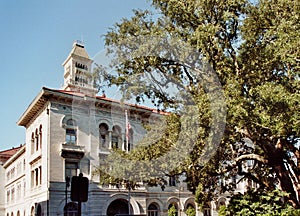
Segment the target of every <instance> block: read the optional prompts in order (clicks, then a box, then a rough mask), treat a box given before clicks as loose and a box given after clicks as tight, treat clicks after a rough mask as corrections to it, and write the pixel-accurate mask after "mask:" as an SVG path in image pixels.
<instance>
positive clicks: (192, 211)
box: [185, 206, 196, 216]
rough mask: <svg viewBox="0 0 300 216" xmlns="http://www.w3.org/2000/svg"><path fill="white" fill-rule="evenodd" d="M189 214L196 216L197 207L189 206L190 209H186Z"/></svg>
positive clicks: (189, 215)
mask: <svg viewBox="0 0 300 216" xmlns="http://www.w3.org/2000/svg"><path fill="white" fill-rule="evenodd" d="M185 214H186V215H187V216H196V209H195V208H193V207H191V206H189V207H188V209H187V210H186V211H185Z"/></svg>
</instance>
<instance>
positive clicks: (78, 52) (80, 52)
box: [63, 41, 90, 65]
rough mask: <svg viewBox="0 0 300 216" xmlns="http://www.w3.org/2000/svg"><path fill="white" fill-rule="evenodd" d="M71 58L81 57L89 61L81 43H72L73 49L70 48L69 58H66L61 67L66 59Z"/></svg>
mask: <svg viewBox="0 0 300 216" xmlns="http://www.w3.org/2000/svg"><path fill="white" fill-rule="evenodd" d="M71 56H78V57H82V58H85V59H90V57H89V55H88V53H87V52H86V50H85V48H84V44H83V42H81V41H75V42H74V43H73V48H72V50H71V52H70V54H69V56H68V57H67V59H66V60H65V62H64V63H63V65H64V64H65V63H66V62H67V61H68V59H69V58H70V57H71Z"/></svg>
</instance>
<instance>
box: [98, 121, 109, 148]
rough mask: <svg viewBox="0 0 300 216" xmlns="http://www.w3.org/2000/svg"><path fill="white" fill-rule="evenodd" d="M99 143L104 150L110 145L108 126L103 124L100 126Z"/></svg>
mask: <svg viewBox="0 0 300 216" xmlns="http://www.w3.org/2000/svg"><path fill="white" fill-rule="evenodd" d="M99 141H100V145H101V147H103V148H106V147H107V146H108V145H107V144H108V126H107V124H104V123H101V124H100V125H99Z"/></svg>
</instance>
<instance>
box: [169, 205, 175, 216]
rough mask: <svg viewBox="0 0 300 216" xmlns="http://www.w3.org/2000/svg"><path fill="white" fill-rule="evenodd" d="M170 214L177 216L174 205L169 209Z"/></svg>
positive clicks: (170, 215)
mask: <svg viewBox="0 0 300 216" xmlns="http://www.w3.org/2000/svg"><path fill="white" fill-rule="evenodd" d="M168 216H177V209H176V207H175V206H174V205H172V206H171V207H170V208H169V209H168Z"/></svg>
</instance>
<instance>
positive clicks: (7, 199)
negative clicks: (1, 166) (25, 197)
mask: <svg viewBox="0 0 300 216" xmlns="http://www.w3.org/2000/svg"><path fill="white" fill-rule="evenodd" d="M6 202H8V203H9V202H10V189H8V190H7V191H6Z"/></svg>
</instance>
